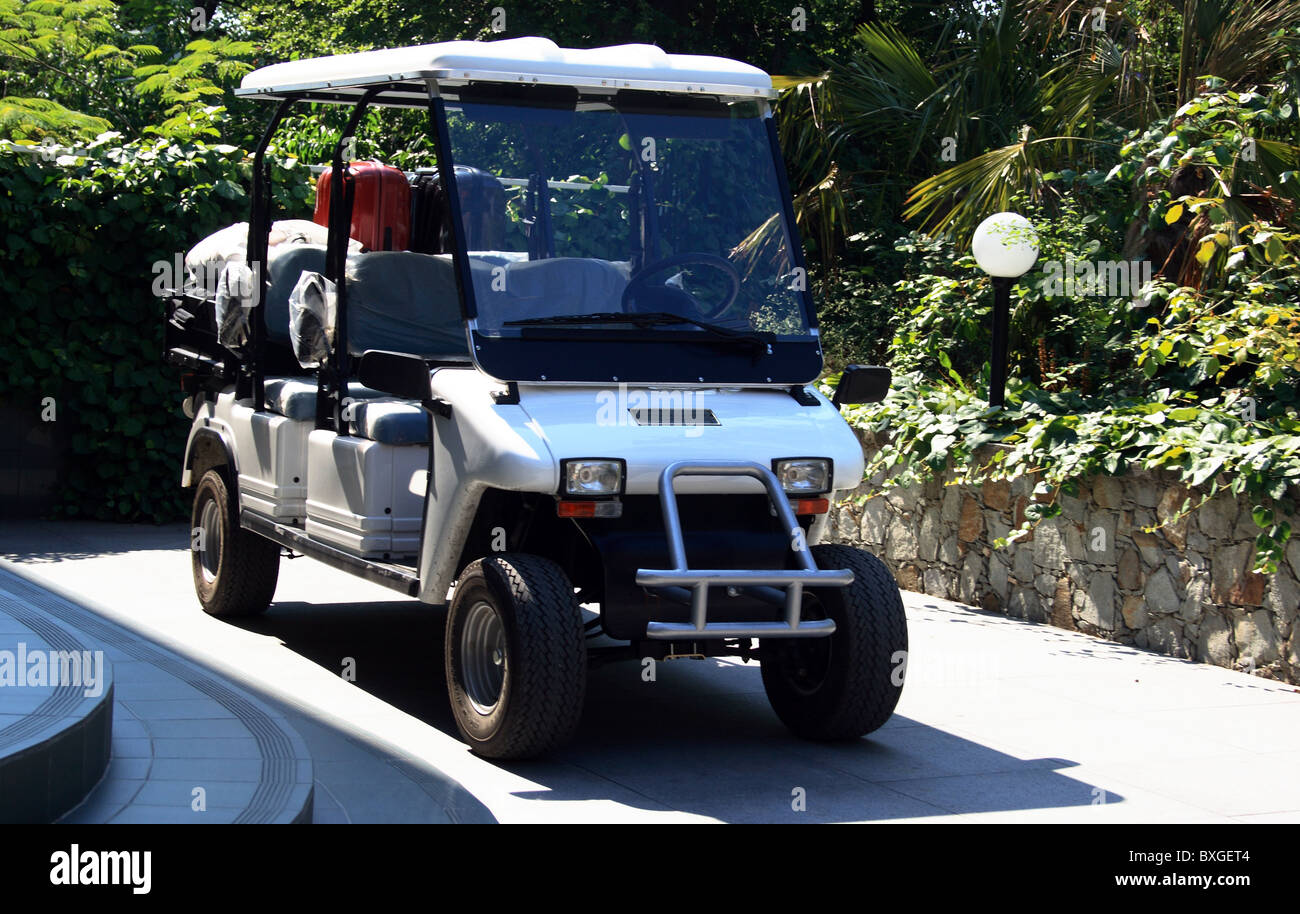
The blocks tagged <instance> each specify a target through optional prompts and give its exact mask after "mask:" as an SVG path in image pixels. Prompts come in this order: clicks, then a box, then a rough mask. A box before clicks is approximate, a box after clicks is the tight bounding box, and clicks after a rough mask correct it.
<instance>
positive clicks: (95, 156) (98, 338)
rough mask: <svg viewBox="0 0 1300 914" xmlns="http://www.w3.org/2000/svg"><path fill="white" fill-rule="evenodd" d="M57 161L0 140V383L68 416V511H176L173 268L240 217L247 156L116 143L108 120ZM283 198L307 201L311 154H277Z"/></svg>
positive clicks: (108, 514)
mask: <svg viewBox="0 0 1300 914" xmlns="http://www.w3.org/2000/svg"><path fill="white" fill-rule="evenodd" d="M85 151H86V153H87V155H86V156H84V157H76V156H72V155H65V156H62V157H60V158H59V160H58V161H57V162H44V161H42V160H41V159H40V158H39V157H34V156H30V155H24V154H18V153H15V152H12V151H8V150H4V149H0V298H2V299H3V300H4V301H5V302H6V307H5V308H4V309H3V310H2V311H0V366H2V367H0V397H3V399H4V400H5V401H6V402H7V404H8V405H10V406H13V407H15V408H18V409H23V410H29V411H30V413H31V415H33V416H36V415H39V412H40V403H41V400H42V399H43V398H44V397H54V398H55V402H56V404H57V417H58V418H57V421H58V422H59V423H60V424H62V423H68V425H69V426H70V427H71V434H70V440H71V446H72V454H71V459H70V465H69V467H68V472H67V475H66V478H65V479H63V480H62V481H61V489H60V505H59V509H58V510H59V513H60V514H62V515H65V516H81V517H94V518H101V519H116V520H134V519H147V520H154V521H162V520H173V519H176V518H178V517H181V516H183V514H184V505H183V504H182V501H181V499H180V494H181V493H180V489H179V485H178V483H179V472H180V465H181V464H180V461H181V456H182V451H183V449H184V442H185V433H186V423H185V421H184V419H183V417H182V416H181V413H180V409H179V407H180V403H181V394H180V392H179V389H178V386H177V382H176V372H175V369H174V368H172V367H170V366H167V365H165V364H163V362H162V348H163V346H162V343H163V339H162V338H163V325H164V322H163V302H162V301H161V300H160V299H158V298H156V297H154V296H153V294H152V292H151V285H152V283H153V279H154V276H155V275H156V274H158V273H159V271H160V270H161V269H163V268H165V269H166V270H167V271H168V275H172V273H171V271H173V270H174V269H175V264H176V262H177V259H178V258H183V256H184V252H185V251H186V250H187V249H188V248H189V247H190V246H191V245H192V244H193V243H194V241H195V240H196V239H198V238H200V237H202V236H203V235H205V234H207V233H209V232H211V231H213V230H215V229H217V228H220V227H222V226H225V225H228V224H230V223H231V222H236V221H239V220H241V219H246V218H247V207H248V200H247V198H246V196H245V191H244V188H245V187H247V186H248V182H249V178H250V174H251V166H250V163H249V161H248V159H247V158H246V156H245V155H244V153H243V152H241V151H240V150H238V149H236V148H234V147H232V146H207V145H203V144H199V143H191V144H176V143H169V142H166V141H137V142H134V143H128V144H121V143H120V137H118V136H117V135H116V134H107V135H105V136H102V137H100V138H98V139H97V140H95V141H93V142H92V143H90V144H89V147H88V148H87V149H86V150H85ZM275 172H276V173H275V175H274V181H275V188H276V203H277V206H278V207H279V208H280V212H281V213H284V214H288V215H293V216H299V217H300V216H303V215H305V214H306V202H307V200H308V198H309V195H310V186H309V184H308V182H307V178H308V174H307V170H306V169H305V168H303V167H302V166H299V165H297V164H296V163H294V162H292V161H288V162H283V163H278V164H277V166H276V169H275Z"/></svg>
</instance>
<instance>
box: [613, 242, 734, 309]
mask: <svg viewBox="0 0 1300 914" xmlns="http://www.w3.org/2000/svg"><path fill="white" fill-rule="evenodd" d="M688 264H689V265H697V266H702V267H710V268H711V269H714V270H717V271H718V272H719V273H722V274H724V275H725V276H726V277H727V281H728V283H729V285H730V288H729V289H728V290H727V295H726V297H725V298H724V299H723V301H722V303H721V304H719V305H716V306H714V307H713V308H710V309H705V308H704V306H703V305H701V303H700V300H699V299H698V298H696V297H695V296H694V295H692V294H691V293H689V292H687V291H686V290H685V289H678V288H676V287H675V286H670V285H668V284H667V282H666V281H665V282H662V283H651V282H650V281H649V280H650V278H651V277H653V276H655V275H657V274H659V273H662V272H663V271H664V270H667V269H668V268H669V267H682V266H687V265H688ZM739 294H740V273H739V272H738V271H737V270H736V268H735V266H733V265H732V263H731V261H730V260H728V259H727V258H725V257H719V256H718V255H717V254H706V253H704V252H703V251H698V252H696V251H687V252H685V253H682V254H673V255H672V256H671V257H664V258H661V259H660V260H656V261H655V262H654V263H651V264H647V265H646V266H644V267H642V268H641V269H639V270H637V271H636V275H634V276H633V277H632V278H631V279H629V280H628V283H627V288H625V289H624V290H623V300H622V306H623V311H624V312H625V313H627V312H629V308H628V302H630V301H635V302H636V311H638V312H643V313H644V312H650V311H669V312H672V313H682V316H684V317H695V316H698V317H700V318H701V319H704V320H712V319H715V318H718V317H721V316H722V315H723V314H725V313H726V312H727V310H728V309H730V308H731V306H732V304H733V303H734V302H735V301H736V296H737V295H739ZM674 304H676V305H679V306H684V307H685V308H687V309H688V310H687V311H686V312H685V313H683V312H682V311H681V310H680V308H674V307H671V306H672V305H674Z"/></svg>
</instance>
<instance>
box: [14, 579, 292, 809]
mask: <svg viewBox="0 0 1300 914" xmlns="http://www.w3.org/2000/svg"><path fill="white" fill-rule="evenodd" d="M5 594H8V595H9V597H8V598H9V600H10V601H11V602H17V603H21V604H23V605H24V606H26V607H28V608H29V611H30V612H34V613H42V614H44V615H45V616H47V617H49V618H51V619H57V620H58V622H59V623H60V624H61V625H62V626H63V627H64V628H65V629H69V630H73V631H76V632H77V633H78V635H79V637H80V638H81V639H82V640H83V641H85V642H89V643H93V644H94V645H95V647H96V649H98V650H102V651H103V653H104V656H105V657H106V659H107V661H108V662H109V663H111V665H112V670H113V690H112V698H111V705H110V707H111V710H112V730H111V759H109V760H108V764H107V769H104V768H103V767H101V769H100V771H101V772H102V773H103V777H102V778H100V779H98V784H95V785H94V786H93V789H91V790H90V791H89V793H88V794H87V793H86V792H85V791H83V792H82V794H81V795H80V796H78V798H77V799H78V800H81V798H82V797H84V800H82V801H81V802H80V803H79V804H78V805H75V808H71V809H69V807H64V809H63V810H62V811H61V813H58V814H56V815H55V816H51V818H58V817H59V815H61V816H62V817H61V818H60V819H59V821H62V822H70V823H100V822H110V823H126V822H137V823H162V822H167V823H196V824H203V823H210V824H218V823H255V822H256V823H273V822H278V823H290V822H310V821H311V818H312V806H313V773H312V763H311V757H310V755H309V753H308V750H307V746H306V744H305V743H304V742H303V740H302V738H301V737H300V736H299V735H298V733H297V732H296V731H295V730H294V728H293V727H292V725H291V724H290V723H289V721H288V720H287V719H286V718H285V717H284V715H282V714H281V713H279V712H278V711H276V710H274V709H272V708H270V707H269V706H268V705H266V704H265V703H264V702H262V701H261V700H260V699H258V698H256V697H254V696H253V695H250V694H249V693H248V692H246V691H245V690H243V689H241V688H239V687H238V686H236V685H234V684H233V683H231V682H230V681H228V680H226V679H224V678H222V677H221V676H219V675H217V674H215V673H213V672H211V671H210V670H208V669H206V668H204V667H202V666H200V665H198V664H196V663H194V662H192V661H190V660H188V659H186V658H185V657H182V656H181V655H179V654H176V653H174V652H173V651H170V650H167V649H166V648H164V647H162V646H160V645H157V644H154V643H152V642H149V641H147V640H145V639H143V638H141V637H140V636H139V635H138V634H136V633H134V632H131V631H129V630H128V629H125V628H123V627H121V626H119V625H116V624H114V623H112V622H110V621H108V620H106V619H104V618H103V617H102V616H100V615H98V614H96V613H94V612H92V611H90V610H88V609H86V608H85V607H83V606H81V605H79V604H78V603H77V602H75V600H73V599H70V598H68V597H66V596H64V595H61V594H59V593H55V592H53V591H51V590H49V589H47V588H45V587H43V586H41V585H39V584H37V583H34V582H32V581H30V580H27V579H26V578H23V577H19V576H17V575H14V574H11V573H9V572H8V571H6V570H5V569H2V568H0V599H2V598H4V595H5ZM92 783H93V782H92ZM46 821H49V819H46Z"/></svg>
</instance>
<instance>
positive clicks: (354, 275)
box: [266, 244, 469, 359]
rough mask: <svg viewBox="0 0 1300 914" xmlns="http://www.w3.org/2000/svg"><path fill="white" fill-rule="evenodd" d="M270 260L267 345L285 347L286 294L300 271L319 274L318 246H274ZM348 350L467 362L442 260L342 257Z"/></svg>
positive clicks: (452, 284)
mask: <svg viewBox="0 0 1300 914" xmlns="http://www.w3.org/2000/svg"><path fill="white" fill-rule="evenodd" d="M282 248H283V250H281V251H278V252H277V254H276V256H275V257H273V258H272V259H271V264H270V267H269V269H270V274H271V285H270V288H269V289H268V290H267V295H266V336H267V339H268V340H270V341H272V342H274V343H280V344H283V345H286V346H288V345H290V344H291V341H290V338H289V293H291V292H292V291H293V287H294V286H295V285H297V284H298V280H299V278H300V277H301V276H302V274H303V272H304V271H306V272H313V273H324V272H325V248H324V247H323V246H322V245H314V244H299V245H292V246H288V245H285V246H282ZM347 276H348V343H349V346H348V348H349V349H350V350H351V351H352V353H353V355H360V354H361V353H362V352H365V351H366V350H367V349H385V350H388V351H391V352H407V353H410V354H411V355H418V356H422V357H424V358H438V359H446V358H453V359H455V358H463V359H468V358H469V347H468V344H467V343H466V342H465V328H464V325H463V324H462V323H461V318H460V299H459V297H458V295H457V292H456V273H455V267H454V266H453V265H452V262H451V257H450V256H449V255H445V254H443V255H429V254H413V253H411V252H409V251H373V252H371V253H369V254H354V255H352V256H351V257H349V258H348V265H347Z"/></svg>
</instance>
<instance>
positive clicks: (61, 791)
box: [0, 576, 113, 823]
mask: <svg viewBox="0 0 1300 914" xmlns="http://www.w3.org/2000/svg"><path fill="white" fill-rule="evenodd" d="M12 580H17V579H15V578H12V576H9V577H6V578H0V822H5V823H17V822H21V823H39V822H51V821H53V820H54V819H57V818H58V817H59V816H61V815H63V814H64V813H66V812H67V811H68V810H70V809H71V808H72V807H74V806H76V805H77V804H78V803H80V802H81V801H82V799H83V798H84V797H85V796H86V794H87V793H88V792H89V791H90V790H91V788H93V787H94V786H95V784H96V783H98V782H99V781H100V779H101V777H102V776H103V774H104V769H105V767H106V766H107V765H108V762H109V745H110V739H111V734H112V722H113V721H112V718H113V673H112V667H111V664H110V663H109V662H108V660H107V658H106V657H105V655H104V652H103V651H101V650H99V649H98V648H97V646H96V645H94V643H93V642H92V641H90V640H89V639H87V638H86V637H85V636H84V635H82V634H81V633H79V632H77V631H76V630H75V629H73V628H70V627H69V626H67V625H64V624H61V623H60V622H59V621H58V620H56V619H55V618H52V617H51V616H49V615H48V614H46V613H43V612H41V611H40V610H38V609H36V608H34V607H32V606H31V605H30V603H29V601H27V600H26V599H24V598H23V597H22V596H21V595H17V594H15V592H14V590H15V589H14V588H13V587H11V586H9V585H10V582H11V581H12ZM51 658H53V659H51ZM87 659H89V661H90V663H89V664H84V661H86V660H87ZM83 664H84V666H83Z"/></svg>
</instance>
